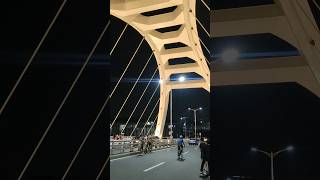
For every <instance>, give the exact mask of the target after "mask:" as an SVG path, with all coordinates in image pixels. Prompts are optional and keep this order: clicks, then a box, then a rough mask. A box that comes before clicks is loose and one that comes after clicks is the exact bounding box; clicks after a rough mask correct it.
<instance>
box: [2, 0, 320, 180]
mask: <svg viewBox="0 0 320 180" xmlns="http://www.w3.org/2000/svg"><path fill="white" fill-rule="evenodd" d="M313 2H314V1H313ZM65 3H66V1H63V3H62V5H61V6H60V9H59V10H58V12H57V14H56V16H55V17H54V19H53V21H52V22H51V24H50V26H49V27H48V29H47V31H46V32H45V34H44V36H43V37H42V39H41V41H40V43H39V44H38V46H37V48H36V49H35V50H34V52H33V54H32V56H31V57H30V59H29V60H28V63H27V64H26V66H25V67H24V69H23V71H22V73H21V74H20V76H19V78H18V80H17V81H16V83H15V84H14V86H13V88H12V89H11V91H10V93H9V95H8V96H7V98H6V100H5V102H4V103H3V104H2V106H1V111H0V115H1V114H2V112H4V110H5V109H6V105H7V104H8V102H9V101H10V99H11V97H12V96H13V95H14V92H15V89H16V88H17V87H18V86H19V84H20V81H21V80H22V79H23V77H24V75H25V73H26V72H27V71H28V68H29V66H30V64H31V63H32V62H33V60H34V57H35V56H36V54H37V53H38V50H39V48H40V47H41V45H42V43H43V41H44V40H45V38H46V36H47V34H48V33H49V31H50V29H51V27H52V26H53V24H54V22H55V20H56V18H57V17H58V16H59V14H60V12H61V10H62V9H63V7H64V5H65ZM208 4H209V2H208V1H205V0H197V1H196V0H148V1H145V0H134V1H129V0H111V2H110V14H111V15H112V16H114V17H115V18H117V22H112V21H109V22H107V23H106V24H105V27H104V29H103V30H102V32H101V34H100V35H99V37H98V39H97V41H96V42H95V44H94V46H93V48H92V49H91V51H90V53H89V55H88V56H87V57H86V59H85V62H84V63H83V65H82V66H81V69H80V71H79V72H78V73H77V75H76V77H75V78H74V79H73V81H72V83H71V85H70V86H69V87H68V89H67V92H66V93H65V96H64V97H63V98H62V101H61V102H60V103H59V105H58V108H57V109H56V111H55V112H54V113H53V116H52V118H50V119H49V122H48V126H47V127H46V128H45V130H44V132H43V133H42V135H41V137H40V138H39V141H38V142H37V144H36V145H35V147H34V149H33V150H32V151H31V153H30V156H28V158H27V160H26V162H24V166H23V167H22V168H21V171H20V172H19V175H18V179H19V180H20V179H23V178H24V177H25V173H26V172H27V170H28V168H30V165H31V164H32V162H33V160H34V157H35V156H36V155H37V153H38V150H39V148H40V147H41V146H42V143H43V142H44V141H45V139H46V137H47V134H48V132H49V131H50V129H51V128H52V126H53V125H54V123H55V121H56V118H57V117H58V115H59V114H60V112H61V110H62V109H63V107H64V105H65V103H66V101H67V100H68V98H69V96H70V94H71V93H72V91H73V88H74V87H75V85H76V84H77V82H78V80H79V78H80V76H81V75H82V73H83V72H84V70H85V68H86V66H87V64H88V63H89V61H90V59H91V58H92V55H93V53H94V51H95V50H96V48H97V46H98V44H99V43H100V42H101V40H102V38H103V36H104V35H105V33H106V32H107V30H108V28H111V27H109V25H110V24H111V26H112V23H119V22H121V23H124V27H123V28H122V29H120V30H121V31H119V29H117V30H118V31H119V34H117V35H119V36H116V40H115V41H114V43H112V44H111V48H110V51H109V52H108V54H109V55H110V58H111V59H113V60H118V59H123V61H124V64H125V66H124V67H123V68H122V69H121V72H120V73H119V74H118V75H119V76H118V77H116V78H115V79H116V80H115V83H114V84H113V85H114V86H113V87H112V88H111V91H110V92H109V91H108V92H107V93H106V96H105V97H103V103H102V104H101V105H100V106H99V108H98V113H96V114H95V118H94V119H93V121H92V123H90V125H89V128H88V129H87V131H86V133H85V136H81V138H80V141H79V143H78V144H77V147H76V149H75V150H74V152H73V153H72V155H71V158H69V159H68V163H67V165H66V167H65V169H64V170H63V172H62V175H61V179H62V180H64V179H66V178H68V177H69V175H70V173H71V170H72V168H73V167H74V166H75V164H76V162H77V159H78V158H79V156H80V154H81V152H82V151H83V148H84V147H85V144H86V143H87V140H88V138H89V136H90V135H91V133H92V131H93V130H94V128H95V126H96V124H97V122H98V121H99V120H101V119H102V118H101V116H102V114H103V112H104V111H105V109H106V108H107V107H111V109H112V108H113V109H112V110H113V111H112V113H111V120H110V123H106V124H107V126H109V125H110V126H109V127H110V134H109V135H111V137H114V136H115V135H118V134H120V139H121V138H128V140H126V141H124V142H120V141H119V142H120V144H119V143H118V144H117V143H115V142H116V141H112V140H111V143H112V144H111V149H109V148H106V149H105V153H106V154H107V155H105V157H104V159H103V163H101V164H100V165H101V166H100V167H99V173H98V174H97V176H96V179H100V178H101V177H102V174H103V173H105V172H106V168H107V167H108V165H110V170H111V179H120V180H121V179H128V177H130V178H131V179H186V180H188V179H199V165H200V152H199V149H198V147H195V146H186V148H185V151H184V157H185V161H177V159H176V158H177V148H176V146H175V141H174V138H177V137H174V132H175V131H174V126H173V123H172V121H173V117H172V109H173V108H174V107H173V105H172V96H173V91H175V90H179V89H202V90H204V91H205V92H206V93H207V95H208V94H209V92H210V91H211V88H212V87H214V86H223V85H235V84H256V83H276V82H296V83H299V84H301V85H302V86H304V87H305V88H307V89H309V90H310V91H311V92H313V93H314V94H316V95H317V96H320V85H319V82H320V61H319V59H320V53H319V52H320V50H319V44H320V35H319V28H318V27H317V25H316V21H315V19H314V16H313V14H312V12H311V9H310V7H309V4H308V2H307V1H306V0H303V1H302V0H294V1H292V0H276V1H275V3H273V4H271V5H270V4H269V5H260V6H251V7H238V8H231V9H221V10H216V11H211V9H210V7H209V5H208ZM197 5H201V6H202V8H204V9H205V11H203V10H202V12H206V13H207V14H209V13H210V15H211V21H210V26H211V27H210V30H211V31H209V32H208V30H207V29H208V28H207V27H205V25H204V23H203V22H201V20H200V17H199V13H198V12H199V10H198V9H197V7H198V6H197ZM317 7H318V6H317ZM318 8H319V7H318ZM319 9H320V8H319ZM260 12H264V13H260ZM121 23H120V24H121ZM129 28H132V29H133V30H134V31H135V32H137V33H138V34H139V36H137V37H139V38H140V39H139V41H138V43H137V44H134V43H131V42H130V43H128V42H125V43H124V42H121V40H122V39H123V36H125V34H126V33H127V30H128V29H129ZM132 29H131V30H132ZM266 33H267V34H271V35H272V36H275V37H277V38H278V39H280V40H281V41H283V42H286V43H288V44H290V45H291V46H292V47H294V49H295V50H296V51H297V52H298V53H297V54H295V55H293V56H287V55H283V56H281V57H272V58H270V57H264V58H251V59H249V58H248V59H242V60H241V61H236V62H235V61H231V62H230V61H229V60H234V59H233V57H232V55H233V53H235V52H234V51H233V52H229V54H226V55H224V54H222V55H221V56H219V57H218V58H217V60H215V61H212V59H211V57H214V55H215V54H213V52H211V51H210V48H208V46H209V45H208V44H206V43H204V42H205V38H209V39H210V38H212V39H213V40H215V39H217V38H221V37H232V36H243V35H253V34H266ZM200 34H204V35H205V36H204V37H201V35H200ZM121 43H124V44H125V45H124V46H126V48H128V49H129V45H130V46H134V47H133V51H132V52H131V51H130V53H129V54H130V56H129V57H125V58H122V56H124V55H123V54H124V52H117V48H118V47H119V46H120V44H121ZM144 43H147V48H145V49H143V47H145V44H144ZM131 48H132V47H131ZM139 52H140V53H141V52H147V53H149V54H147V56H146V57H140V58H138V56H139ZM230 54H231V55H230ZM152 58H155V63H156V67H155V68H154V69H152V68H150V67H149V69H152V73H151V74H152V75H151V77H150V76H149V77H148V78H146V79H147V85H146V86H144V88H143V90H142V91H141V92H142V93H141V92H134V90H135V88H136V87H137V86H138V84H139V82H141V77H142V75H143V74H144V73H145V71H146V70H147V69H148V66H149V65H150V64H151V62H152ZM137 59H140V61H142V62H143V63H140V66H137V67H139V72H138V73H137V74H138V76H135V78H134V80H133V86H131V85H132V82H131V83H130V84H129V88H128V86H126V87H125V88H123V89H126V90H128V91H125V93H123V94H122V95H123V96H121V98H120V99H121V101H118V100H115V97H116V96H117V93H118V92H119V91H120V90H119V89H120V86H121V84H120V83H121V82H123V81H124V80H125V75H126V73H127V72H128V69H129V68H130V65H131V63H132V62H134V61H135V60H137ZM111 61H112V60H111ZM137 61H138V60H137ZM111 64H112V63H111ZM230 64H231V65H230ZM140 67H142V68H140ZM136 69H138V68H136ZM117 70H118V69H117ZM157 72H158V75H159V77H158V78H156V74H157ZM210 72H211V73H210ZM137 74H135V75H137ZM186 74H189V75H190V74H191V75H190V77H191V78H185V77H184V76H183V75H186ZM149 75H150V74H149ZM151 84H157V85H156V88H154V90H152V91H150V89H149V86H150V87H151V86H152V85H151ZM148 92H149V94H151V96H148V97H147V93H148ZM150 92H151V93H150ZM157 95H158V96H159V97H158V98H157ZM195 96H196V95H195ZM132 97H135V98H136V99H135V100H132ZM142 99H147V103H145V104H143V103H142ZM208 99H209V98H208ZM130 100H132V101H131V106H130V107H127V106H128V103H129V102H130ZM152 105H153V106H152ZM138 109H140V110H142V112H141V113H138V114H139V115H138V116H137V113H136V111H137V110H138ZM200 109H201V108H198V109H192V108H189V109H186V111H187V110H190V111H191V110H192V111H194V118H193V117H192V119H194V134H193V136H194V137H195V138H198V137H199V136H201V134H197V126H196V124H197V123H200V122H201V121H200V122H199V121H197V118H196V117H197V116H196V113H197V110H200ZM148 110H150V111H149V112H148V113H146V112H147V111H148ZM123 114H125V115H126V116H122V115H123ZM168 116H169V118H168ZM181 118H182V117H181ZM123 119H124V121H123ZM182 119H183V118H182ZM182 119H181V120H182ZM168 120H170V123H168ZM120 121H121V122H120ZM166 123H167V124H169V132H168V134H166V125H167V124H166ZM109 127H108V128H107V129H108V130H109ZM106 131H107V130H106ZM176 131H177V130H176ZM176 133H177V134H179V133H180V132H176ZM192 133H193V132H192ZM109 135H108V136H109ZM166 135H168V137H167V138H168V141H164V142H162V141H161V140H164V139H165V137H166ZM140 136H148V137H152V138H159V141H160V142H161V143H159V144H158V146H156V147H154V149H153V151H152V152H151V153H150V154H146V155H139V151H138V150H137V149H138V146H139V143H136V142H135V141H137V139H136V137H140ZM189 136H191V135H189ZM108 140H109V139H108ZM108 140H106V141H104V143H105V142H108ZM108 143H109V142H108ZM108 145H109V144H108Z"/></svg>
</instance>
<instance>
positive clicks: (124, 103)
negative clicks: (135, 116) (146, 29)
mask: <svg viewBox="0 0 320 180" xmlns="http://www.w3.org/2000/svg"><path fill="white" fill-rule="evenodd" d="M152 56H153V53H152V54H151V56H150V57H149V59H148V61H147V63H146V64H145V65H144V67H143V69H142V70H141V72H140V74H139V76H138V78H137V80H136V82H135V83H134V85H133V87H132V88H131V90H130V92H129V94H128V95H127V97H126V99H125V100H124V102H123V103H122V106H121V108H120V109H119V111H118V113H117V115H116V117H115V118H114V120H113V122H112V123H111V128H112V126H113V124H114V123H115V121H116V120H117V118H118V117H119V115H120V113H121V111H122V109H123V107H124V106H125V105H126V103H127V101H128V99H129V98H130V96H131V94H132V92H133V90H134V88H135V87H136V85H137V84H138V82H139V80H140V78H141V76H142V74H143V72H144V70H145V69H146V67H147V65H148V64H149V61H150V59H151V57H152Z"/></svg>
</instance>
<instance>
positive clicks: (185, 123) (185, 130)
mask: <svg viewBox="0 0 320 180" xmlns="http://www.w3.org/2000/svg"><path fill="white" fill-rule="evenodd" d="M187 118H189V117H181V118H180V119H181V120H183V119H184V138H186V137H187V121H186V119H187Z"/></svg>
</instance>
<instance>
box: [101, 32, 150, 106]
mask: <svg viewBox="0 0 320 180" xmlns="http://www.w3.org/2000/svg"><path fill="white" fill-rule="evenodd" d="M143 41H144V37H143V38H142V40H141V42H140V43H139V45H138V47H137V49H136V50H135V52H134V54H133V55H132V57H131V59H130V61H129V63H128V64H127V66H126V68H125V69H124V71H123V72H122V74H121V76H120V78H119V80H118V82H117V84H116V85H115V87H114V88H113V90H112V92H111V93H110V95H109V96H108V97H107V99H106V101H107V102H108V101H109V99H110V98H111V97H112V95H113V93H114V92H115V90H116V89H117V87H118V85H119V83H120V81H121V80H122V78H123V76H124V74H125V73H126V72H127V70H128V68H129V66H130V64H131V62H132V60H133V59H134V57H135V56H136V54H137V52H138V50H139V49H140V46H141V44H142V42H143Z"/></svg>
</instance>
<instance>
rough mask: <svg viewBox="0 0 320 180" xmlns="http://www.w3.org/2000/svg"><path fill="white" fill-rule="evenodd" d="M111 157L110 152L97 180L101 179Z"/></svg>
mask: <svg viewBox="0 0 320 180" xmlns="http://www.w3.org/2000/svg"><path fill="white" fill-rule="evenodd" d="M109 159H110V154H108V158H107V159H106V161H105V162H104V163H103V165H102V167H101V169H100V171H99V174H98V175H97V177H96V180H99V179H100V177H101V174H102V173H103V171H104V168H106V165H107V163H108V161H109Z"/></svg>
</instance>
